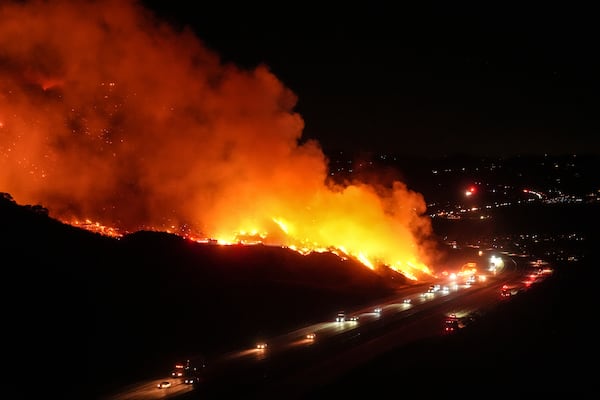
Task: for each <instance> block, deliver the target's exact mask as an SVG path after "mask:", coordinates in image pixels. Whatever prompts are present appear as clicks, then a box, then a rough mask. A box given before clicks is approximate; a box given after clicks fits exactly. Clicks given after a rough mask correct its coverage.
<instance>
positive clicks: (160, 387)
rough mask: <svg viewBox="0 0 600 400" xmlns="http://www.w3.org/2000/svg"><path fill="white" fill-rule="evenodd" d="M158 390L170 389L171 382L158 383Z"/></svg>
mask: <svg viewBox="0 0 600 400" xmlns="http://www.w3.org/2000/svg"><path fill="white" fill-rule="evenodd" d="M156 386H157V387H158V388H159V389H166V388H170V387H171V382H169V381H163V382H161V383H159V384H158V385H156Z"/></svg>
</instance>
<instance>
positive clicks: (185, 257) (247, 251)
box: [0, 194, 408, 392]
mask: <svg viewBox="0 0 600 400" xmlns="http://www.w3.org/2000/svg"><path fill="white" fill-rule="evenodd" d="M0 219H1V221H2V224H1V226H0V233H1V242H0V246H1V248H2V254H3V255H4V259H5V260H11V264H10V266H9V267H8V268H5V271H6V270H7V269H8V270H10V273H11V274H14V276H13V277H12V279H11V281H10V282H11V286H12V288H13V289H14V290H15V291H16V293H17V296H16V297H15V298H18V299H20V301H26V303H27V304H31V305H32V307H31V310H30V311H32V312H31V313H29V314H27V313H26V312H25V311H27V310H26V308H23V307H22V305H23V304H25V303H20V302H17V303H14V304H16V305H17V307H15V308H14V309H13V312H14V317H15V321H19V322H18V324H17V329H16V330H15V336H14V340H15V341H16V342H19V343H21V342H22V340H21V339H22V337H23V335H31V334H33V333H34V332H35V334H36V335H37V337H38V339H37V340H36V342H35V345H34V349H35V350H33V352H34V354H35V357H36V359H37V358H40V356H42V355H45V356H42V357H41V358H43V359H46V360H47V365H49V366H52V365H56V363H57V362H58V360H61V362H60V363H59V364H60V365H61V367H64V368H68V369H69V371H73V372H76V375H78V376H79V375H81V374H85V377H83V376H82V377H81V379H83V378H85V379H88V380H89V381H88V384H89V385H90V386H93V387H94V388H95V390H97V391H100V392H101V391H104V390H109V389H110V388H112V387H114V386H118V385H120V384H123V383H128V382H131V381H133V380H135V379H137V378H147V377H148V374H152V373H156V374H164V373H165V368H169V367H170V366H171V365H172V364H173V363H174V361H175V360H178V359H181V358H182V357H187V356H189V355H190V354H192V355H196V354H203V355H205V356H206V357H207V358H208V359H210V357H211V356H212V355H213V354H218V353H219V352H222V351H226V350H234V349H237V348H239V346H248V345H253V343H254V342H255V341H256V340H257V338H260V337H269V336H271V335H275V334H277V333H282V332H285V331H286V330H288V329H292V328H294V327H299V326H303V325H304V324H306V323H307V322H311V321H314V322H319V321H323V320H329V319H331V318H333V316H334V314H335V312H336V311H337V310H338V309H352V308H354V307H359V306H361V305H364V304H367V303H372V302H374V301H376V300H377V299H381V298H384V297H387V296H389V295H391V294H393V292H394V290H395V289H396V288H397V287H398V286H402V285H406V284H408V282H407V281H406V280H405V279H402V276H401V275H398V274H395V273H394V279H390V278H389V276H387V277H386V276H385V274H382V273H375V272H373V271H371V270H369V269H368V268H366V267H365V266H364V265H362V264H360V263H358V262H355V261H352V260H342V259H341V258H339V257H337V256H335V255H333V254H331V253H312V254H309V255H301V254H300V253H297V252H295V251H292V250H289V249H285V248H278V247H273V246H263V245H254V246H241V245H233V246H221V245H216V244H203V243H196V242H192V241H189V240H186V239H184V238H182V237H179V236H176V235H172V234H168V233H164V232H151V231H140V232H136V233H133V234H130V235H126V236H124V237H122V238H120V239H115V238H109V237H105V236H102V235H100V234H97V233H93V232H90V231H87V230H83V229H80V228H77V227H73V226H71V225H68V224H64V223H61V222H60V221H57V220H55V219H53V218H51V217H50V216H49V215H48V211H47V210H46V209H45V208H44V207H42V206H39V205H36V206H30V205H19V204H17V203H16V202H15V201H14V200H13V199H12V197H11V196H10V195H9V194H3V196H2V197H0ZM38 304H39V306H37V305H38ZM84 360H85V361H86V362H85V364H83V363H82V362H83V361H84ZM83 365H85V367H84V366H83ZM70 374H71V373H67V375H70Z"/></svg>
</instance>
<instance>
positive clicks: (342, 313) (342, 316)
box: [335, 311, 346, 322]
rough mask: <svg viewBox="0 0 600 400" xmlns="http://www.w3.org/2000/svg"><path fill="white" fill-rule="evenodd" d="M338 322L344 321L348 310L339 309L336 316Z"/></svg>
mask: <svg viewBox="0 0 600 400" xmlns="http://www.w3.org/2000/svg"><path fill="white" fill-rule="evenodd" d="M335 320H336V322H344V321H345V320H346V312H345V311H338V313H337V315H336V317H335Z"/></svg>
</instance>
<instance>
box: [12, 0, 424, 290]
mask: <svg viewBox="0 0 600 400" xmlns="http://www.w3.org/2000/svg"><path fill="white" fill-rule="evenodd" d="M0 48H1V49H2V58H3V62H2V63H1V64H0V121H1V123H0V188H1V189H0V190H2V191H5V192H8V193H10V194H11V195H12V196H13V198H14V199H15V201H17V202H19V203H24V204H41V205H43V206H44V207H46V208H47V209H48V210H49V213H50V215H51V216H52V217H54V218H57V219H60V220H62V221H64V222H67V223H72V224H74V225H78V226H81V227H84V228H86V229H91V230H95V231H97V232H100V233H103V234H106V235H110V236H114V237H118V236H120V235H122V234H123V233H126V232H133V231H136V230H140V229H145V230H158V231H166V232H171V233H175V234H180V235H182V236H184V237H188V238H191V239H193V240H198V241H208V240H209V238H210V242H211V243H213V242H214V243H220V244H233V243H240V244H254V243H264V244H266V245H276V246H284V247H289V248H292V249H294V250H297V251H299V252H301V253H303V254H307V253H310V252H313V251H330V252H333V253H335V254H338V255H339V256H340V257H343V258H346V257H352V258H354V259H357V260H360V261H361V262H362V263H363V264H365V265H366V266H367V267H369V268H371V269H374V270H376V269H377V268H378V267H380V266H389V267H390V268H391V269H393V270H395V271H398V272H399V273H402V274H403V275H405V276H407V277H409V278H410V279H419V278H420V277H424V276H430V275H432V271H431V269H430V267H429V266H428V264H429V263H431V260H433V259H435V255H434V254H433V250H432V249H433V248H434V246H433V245H432V240H431V237H432V231H431V226H430V220H429V217H428V216H427V214H426V203H425V201H424V199H423V197H422V195H421V194H419V193H416V192H413V191H411V190H410V189H409V188H408V187H407V186H406V185H405V184H404V183H402V182H398V181H396V182H393V184H391V185H388V186H386V187H382V186H381V185H379V184H378V183H376V182H365V181H351V182H346V183H345V184H343V185H340V184H335V183H333V182H331V181H329V179H328V160H327V158H326V156H325V155H324V154H323V152H322V150H321V147H320V145H319V143H317V142H315V141H313V140H308V141H303V140H301V139H302V131H303V129H304V121H303V119H302V117H301V116H300V115H299V114H298V113H296V112H295V111H294V108H295V106H296V102H297V98H296V95H295V94H294V93H292V92H291V91H290V90H289V89H288V88H286V87H285V86H284V85H283V83H282V82H280V81H279V79H278V78H277V77H276V76H274V75H273V74H272V73H271V71H270V70H269V67H268V66H265V65H259V66H257V67H255V68H254V69H250V70H245V69H241V68H239V67H237V66H235V65H231V64H225V63H223V62H222V61H221V60H220V58H219V56H218V55H217V54H215V53H213V52H212V51H211V50H209V49H207V48H206V47H205V46H204V44H203V43H202V41H201V40H199V39H198V38H197V37H196V36H194V34H193V33H192V32H191V30H189V29H185V28H184V29H181V30H177V29H175V28H173V27H171V26H169V25H167V23H165V22H163V21H160V20H157V19H156V18H155V16H153V15H152V14H150V13H149V12H148V11H147V10H144V9H142V8H141V7H140V5H139V3H138V2H137V1H128V0H124V1H121V0H105V1H93V2H90V1H79V2H78V1H52V2H49V1H41V0H40V1H22V2H3V3H2V4H1V5H0ZM365 134H368V132H365ZM80 221H86V222H80ZM91 221H101V222H91ZM110 227H112V228H110Z"/></svg>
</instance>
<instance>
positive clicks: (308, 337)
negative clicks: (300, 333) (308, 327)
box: [306, 333, 317, 340]
mask: <svg viewBox="0 0 600 400" xmlns="http://www.w3.org/2000/svg"><path fill="white" fill-rule="evenodd" d="M316 337H317V335H315V334H314V333H308V334H307V335H306V339H308V340H315V339H316Z"/></svg>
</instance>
